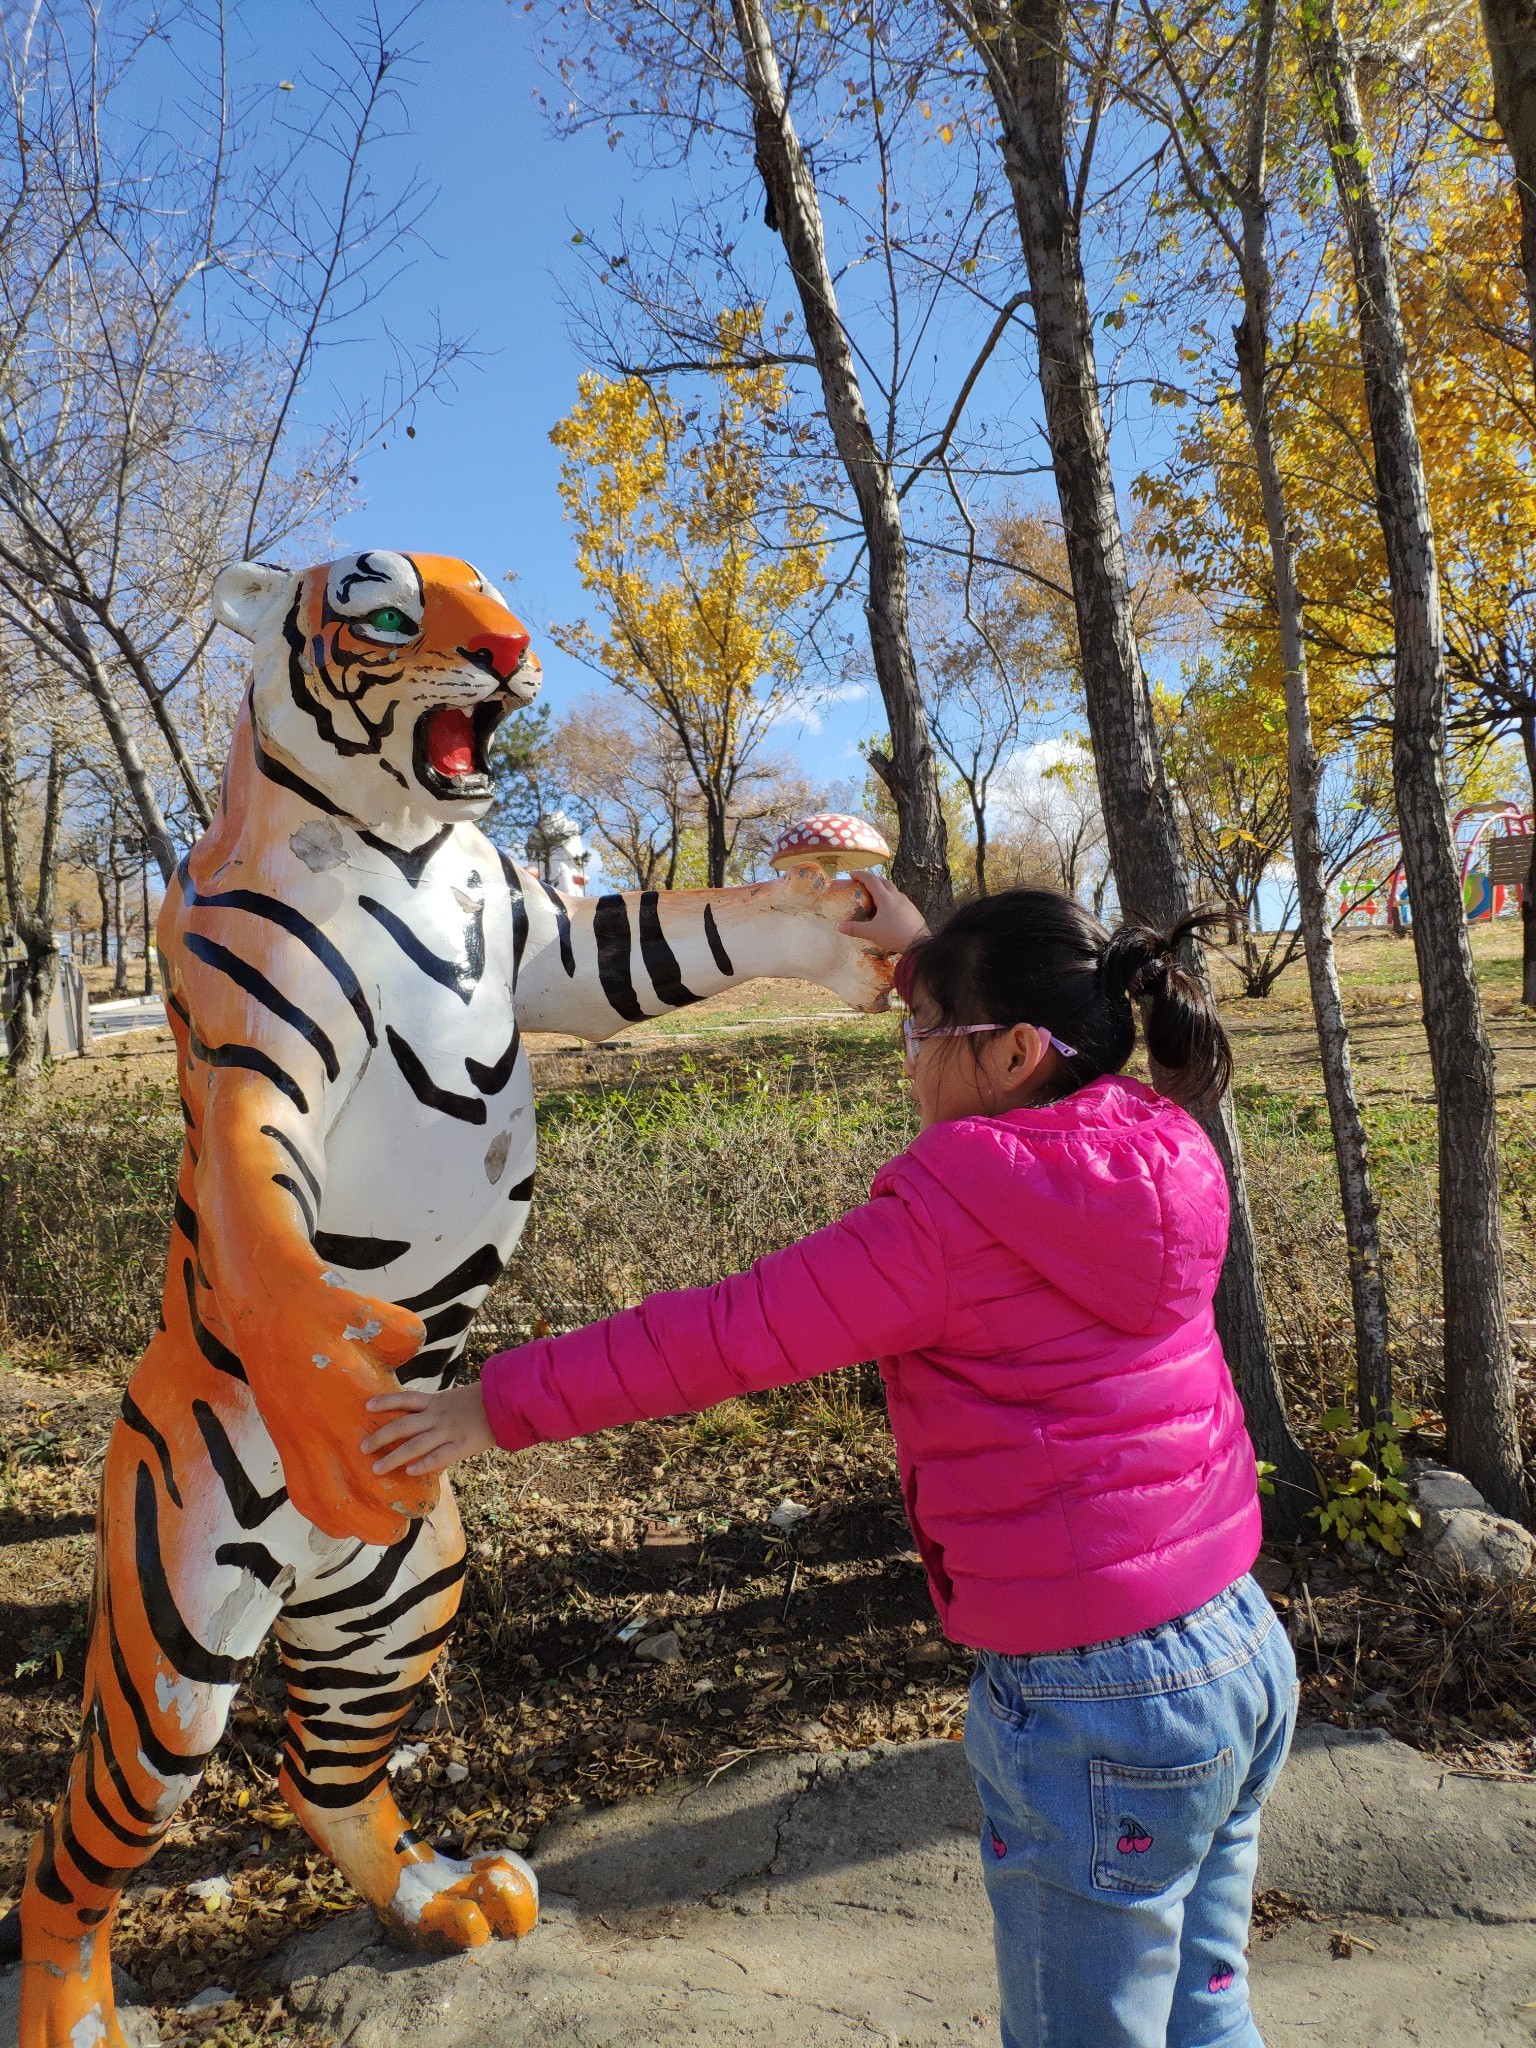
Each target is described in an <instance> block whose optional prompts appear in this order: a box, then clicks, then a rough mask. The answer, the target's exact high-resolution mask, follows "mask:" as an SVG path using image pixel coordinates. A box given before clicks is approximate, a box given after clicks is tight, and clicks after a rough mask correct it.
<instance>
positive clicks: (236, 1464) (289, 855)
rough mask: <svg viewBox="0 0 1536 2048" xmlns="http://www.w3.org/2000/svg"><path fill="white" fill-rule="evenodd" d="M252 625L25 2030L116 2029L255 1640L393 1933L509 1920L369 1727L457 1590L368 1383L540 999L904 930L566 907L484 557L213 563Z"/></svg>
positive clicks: (687, 997) (528, 1905) (447, 1351)
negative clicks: (177, 1109)
mask: <svg viewBox="0 0 1536 2048" xmlns="http://www.w3.org/2000/svg"><path fill="white" fill-rule="evenodd" d="M214 611H215V614H216V616H217V617H218V618H219V619H220V620H221V621H222V623H223V624H225V625H226V626H231V627H233V628H234V629H235V630H236V631H238V632H240V633H242V634H244V635H245V636H246V637H247V638H248V639H250V640H251V641H252V642H253V643H254V677H253V682H252V686H251V690H250V693H249V695H248V697H247V699H246V703H245V705H244V707H243V709H242V711H241V714H240V717H239V720H238V722H237V725H236V728H235V733H234V738H233V740H232V743H231V750H230V758H229V763H228V767H227V769H226V771H225V777H224V785H223V790H222V794H221V799H220V804H219V810H218V815H217V817H216V819H215V821H214V824H213V826H212V827H211V829H210V830H209V831H208V833H207V834H206V835H205V836H204V838H203V839H201V840H200V841H199V842H198V844H197V845H196V846H195V847H193V849H192V851H191V853H190V854H189V855H188V856H187V858H186V859H185V860H184V861H183V862H182V864H181V867H180V869H179V870H178V872H177V877H176V880H175V883H174V884H173V886H172V887H171V888H170V889H169V891H168V892H167V896H166V901H165V905H164V908H163V910H162V913H161V917H160V923H159V933H158V937H159V944H160V950H161V954H162V958H163V965H164V973H165V985H166V989H167V1003H168V1007H169V1010H170V1012H171V1016H172V1020H173V1029H174V1031H175V1035H176V1041H177V1051H178V1059H179V1067H180V1084H181V1100H182V1110H183V1115H184V1118H185V1121H186V1126H187V1132H186V1147H185V1151H184V1154H183V1158H182V1162H181V1169H180V1174H179V1178H178V1182H177V1189H176V1199H175V1209H174V1216H173V1218H172V1229H171V1242H170V1255H169V1260H168V1264H167V1273H166V1286H165V1298H164V1308H163V1314H162V1321H161V1325H160V1328H159V1329H158V1331H157V1332H156V1334H155V1335H154V1337H153V1338H152V1339H151V1340H150V1344H149V1348H148V1350H147V1351H146V1353H145V1354H144V1357H143V1359H142V1361H141V1362H140V1364H139V1366H138V1368H137V1369H136V1371H135V1373H134V1375H133V1378H132V1380H131V1381H130V1383H129V1386H128V1389H127V1392H126V1394H125V1396H124V1400H123V1410H122V1418H121V1420H120V1421H119V1423H118V1424H117V1427H116V1429H115V1431H114V1433H113V1437H112V1441H111V1444H110V1447H109V1449H108V1453H107V1461H106V1470H105V1474H104V1480H103V1490H102V1509H101V1518H100V1525H99V1529H98V1567H97V1600H96V1606H95V1625H94V1632H93V1636H92V1640H91V1645H90V1651H89V1656H88V1661H87V1666H86V1685H85V1714H84V1723H83V1727H82V1732H81V1737H80V1742H79V1746H78V1748H77V1750H76V1753H75V1756H74V1759H73V1762H72V1765H71V1769H70V1774H69V1781H68V1784H67V1786H66V1788H65V1790H64V1793H63V1797H62V1798H61V1800H60V1802H59V1805H58V1807H57V1809H56V1810H55V1812H54V1813H53V1814H52V1815H51V1816H50V1818H49V1820H48V1821H47V1823H46V1824H45V1826H44V1828H43V1831H42V1833H41V1835H40V1836H39V1837H38V1839H37V1841H36V1842H35V1843H34V1845H33V1849H32V1854H31V1858H30V1861H29V1865H28V1872H27V1881H26V1888H25V1891H24V1894H23V1900H22V1907H21V1923H22V1935H23V1949H24V1958H25V1969H24V1973H23V1983H22V2014H21V2030H20V2048H74V2044H77V2043H79V2042H80V2041H81V2040H83V2039H85V2040H93V2041H104V2042H106V2043H108V2044H109V2048H118V2044H120V2043H121V2042H122V2039H123V2036H122V2033H121V2030H120V2029H119V2027H118V2024H117V2021H116V2019H115V2017H114V2014H113V2005H112V1982H111V1961H110V1956H109V1936H110V1931H111V1925H112V1918H113V1915H114V1912H115V1910H116V1906H117V1902H118V1897H119V1894H120V1890H121V1887H122V1886H123V1885H124V1884H126V1883H127V1882H128V1880H129V1879H130V1878H131V1877H132V1876H133V1874H134V1872H135V1871H136V1870H137V1869H138V1868H140V1867H141V1866H142V1865H143V1864H144V1863H145V1862H146V1861H147V1860H148V1858H149V1857H150V1856H151V1855H152V1854H153V1853H154V1850H155V1848H156V1847H157V1845H158V1843H159V1842H160V1840H161V1838H162V1836H163V1835H164V1833H165V1830H166V1829H167V1827H168V1826H169V1825H170V1823H171V1821H172V1819H173V1817H174V1815H175V1812H176V1809H177V1808H178V1806H179V1805H180V1803H181V1802H182V1800H183V1799H184V1798H185V1797H186V1796H187V1794H188V1793H189V1792H190V1791H191V1790H192V1789H193V1788H194V1787H195V1785H196V1784H197V1782H198V1780H199V1777H200V1775H201V1773H202V1770H203V1768H204V1766H205V1764H206V1763H207V1761H208V1758H209V1756H210V1755H211V1753H212V1751H213V1749H214V1747H215V1745H216V1744H217V1742H218V1740H219V1738H220V1736H221V1734H222V1732H223V1728H224V1721H225V1717H226V1715H227V1714H228V1711H229V1706H230V1702H231V1699H232V1698H233V1695H234V1692H235V1690H236V1688H237V1687H238V1685H239V1684H240V1682H241V1680H242V1678H243V1677H244V1675H245V1672H246V1670H247V1668H248V1666H249V1663H250V1660H251V1658H252V1657H253V1656H254V1655H255V1653H256V1651H257V1650H258V1649H259V1647H260V1645H261V1643H262V1641H263V1639H264V1637H265V1636H266V1635H267V1634H268V1633H269V1631H275V1633H276V1635H277V1639H278V1643H279V1646H280V1649H281V1653H282V1660H283V1670H284V1673H285V1677H286V1681H287V1687H288V1710H287V1726H286V1732H285V1737H284V1746H283V1755H282V1765H281V1771H280V1776H279V1785H280V1788H281V1791H282V1794H283V1797H284V1798H285V1799H286V1800H287V1801H288V1803H289V1805H290V1806H291V1807H292V1808H293V1810H294V1812H295V1813H296V1814H297V1815H298V1817H299V1819H300V1820H301V1821H302V1822H303V1824H304V1826H305V1828H306V1829H307V1830H308V1832H309V1833H310V1835H311V1836H312V1837H313V1839H314V1840H315V1841H316V1842H317V1843H318V1844H319V1845H320V1846H321V1847H322V1848H323V1849H325V1850H326V1851H327V1852H328V1853H329V1854H330V1855H331V1856H332V1857H333V1858H334V1859H335V1861H336V1862H337V1863H338V1864H339V1865H340V1867H341V1869H342V1870H343V1871H344V1872H345V1873H346V1875H347V1877H348V1878H349V1879H350V1880H351V1882H352V1883H353V1885H354V1886H355V1887H356V1888H357V1890H358V1891H359V1892H360V1893H361V1894H362V1896H363V1897H364V1898H365V1899H367V1901H368V1902H369V1903H370V1905H372V1906H373V1907H374V1909H375V1910H376V1911H377V1912H378V1914H379V1915H380V1917H381V1918H382V1919H383V1920H384V1922H385V1923H386V1925H387V1926H389V1927H390V1928H391V1929H392V1930H393V1931H394V1932H395V1933H396V1934H397V1935H398V1936H400V1937H401V1938H402V1939H405V1940H408V1941H414V1942H421V1943H427V1944H431V1945H433V1946H437V1947H443V1948H465V1947H472V1946H475V1945H477V1944H479V1943H481V1942H484V1941H486V1940H488V1939H489V1938H490V1937H491V1936H493V1935H514V1934H521V1933H525V1932H526V1931H527V1930H528V1929H529V1928H530V1927H532V1925H533V1924H534V1920H535V1918H536V1913H537V1886H536V1883H535V1880H534V1876H533V1873H532V1871H531V1870H529V1869H528V1867H527V1865H526V1864H524V1863H523V1862H522V1861H521V1860H520V1859H519V1858H518V1857H517V1856H515V1855H513V1854H511V1852H510V1851H502V1852H500V1853H495V1852H491V1853H485V1854H481V1855H477V1856H475V1857H473V1858H471V1859H469V1860H468V1861H459V1860H456V1859H453V1858H451V1857H447V1856H441V1855H438V1854H436V1853H435V1852H434V1851H433V1850H432V1848H431V1847H430V1846H428V1845H427V1844H425V1843H422V1842H418V1841H417V1840H415V1838H414V1837H413V1836H412V1835H411V1834H410V1833H409V1831H408V1830H407V1828H406V1825H405V1822H404V1819H403V1818H402V1816H401V1814H400V1812H399V1810H398V1808H397V1807H396V1805H395V1802H394V1799H393V1797H392V1795H391V1792H390V1787H389V1774H388V1759H389V1756H390V1754H391V1751H392V1749H393V1747H394V1744H395V1741H396V1738H397V1735H398V1732H399V1730H400V1728H401V1727H402V1726H403V1725H404V1724H405V1723H406V1721H407V1720H408V1719H409V1717H410V1716H411V1714H412V1713H413V1712H414V1711H415V1701H416V1692H417V1688H418V1687H419V1686H420V1684H421V1682H422V1680H423V1679H424V1678H425V1676H426V1674H427V1672H428V1671H429V1670H430V1668H431V1666H432V1664H433V1662H434V1661H435V1659H436V1658H437V1656H438V1655H439V1654H440V1652H441V1649H442V1646H443V1644H444V1642H445V1640H446V1639H447V1637H448V1635H449V1632H450V1629H451V1626H452V1622H453V1616H454V1611H455V1608H456V1606H457V1603H458V1596H459V1585H460V1581H461V1578H462V1575H463V1571H464V1539H463V1535H462V1532H461V1530H460V1527H459V1519H458V1514H457V1511H456V1509H455V1506H454V1501H453V1495H452V1492H451V1490H450V1488H449V1487H448V1485H447V1484H446V1482H443V1483H440V1482H439V1481H438V1480H437V1479H436V1478H427V1479H416V1480H411V1479H407V1478H406V1477H405V1476H404V1475H403V1474H399V1473H397V1474H394V1475H391V1476H389V1477H387V1478H379V1477H377V1476H376V1475H375V1474H374V1472H373V1470H372V1465H371V1461H370V1460H368V1459H366V1458H365V1457H364V1456H363V1454H362V1451H361V1448H360V1446H361V1441H362V1438H363V1436H364V1435H365V1433H367V1431H368V1430H369V1429H371V1428H372V1427H373V1423H372V1421H371V1420H370V1419H369V1418H368V1417H367V1415H366V1411H365V1403H366V1402H367V1400H368V1399H369V1397H370V1396H371V1395H373V1394H375V1393H378V1392H380V1391H382V1390H383V1389H385V1388H387V1387H391V1386H393V1385H395V1384H396V1383H397V1382H407V1383H411V1384H415V1385H418V1386H419V1385H434V1386H436V1385H441V1384H443V1383H445V1382H446V1381H447V1380H449V1379H451V1378H452V1377H453V1375H454V1373H455V1371H456V1369H457V1366H458V1361H459V1357H460V1353H461V1351H462V1349H463V1346H464V1342H465V1336H466V1332H467V1329H468V1325H469V1323H470V1320H471V1318H472V1317H473V1315H474V1311H475V1309H476V1307H477V1306H478V1304H479V1303H480V1301H481V1300H482V1298H483V1297H484V1295H485V1293H486V1291H487V1289H488V1288H489V1287H490V1285H491V1283H492V1282H493V1280H494V1279H495V1277H496V1275H497V1274H498V1273H499V1271H500V1270H501V1267H502V1264H503V1262H504V1261H505V1259H506V1258H507V1256H508V1254H509V1253H510V1251H511V1250H512V1247H513V1246H514V1244H515V1243H516V1242H517V1238H518V1236H519V1233H520V1232H521V1230H522V1227H523V1223H524V1220H525V1219H526V1217H527V1214H528V1205H529V1202H530V1199H531V1197H532V1193H533V1184H534V1179H533V1176H534V1117H533V1090H532V1085H531V1082H530V1079H529V1071H528V1061H527V1057H526V1055H525V1053H524V1051H523V1047H522V1041H521V1033H522V1031H524V1030H528V1029H533V1030H542V1031H562V1032H570V1033H575V1034H576V1035H578V1036H580V1037H583V1038H588V1039H594V1040H596V1039H602V1038H605V1037H607V1036H608V1035H609V1034H610V1033H611V1032H613V1031H614V1030H616V1029H618V1028H619V1027H621V1026H622V1025H624V1024H629V1023H634V1022H636V1021H637V1020H638V1019H640V1018H642V1017H646V1016H655V1015H658V1014H660V1013H662V1012H664V1011H666V1010H669V1009H671V1008H674V1007H675V1006H677V1005H678V1004H681V1003H689V1002H693V1001H695V1000H697V999H698V998H699V997H701V996H705V995H709V994H710V993H712V992H713V991H714V990H716V989H719V988H722V987H724V986H725V985H726V984H727V983H729V982H731V981H733V980H740V979H744V978H746V977H748V976H752V975H760V974H775V975H791V976H799V977H801V978H804V979H807V980H811V981H815V982H818V983H820V984H821V985H822V986H824V987H827V988H830V989H832V990H835V991H836V992H837V993H838V994H840V995H842V996H844V997H846V998H847V999H848V1000H849V1001H851V1002H853V1003H855V1004H857V1005H859V1006H860V1007H864V1008H869V1007H875V1006H878V1005H879V1004H880V1003H881V1002H882V1001H883V999H884V994H885V991H886V988H887V986H888V982H889V963H888V962H887V961H886V960H885V959H884V958H883V957H882V956H880V955H878V954H875V953H873V952H872V951H871V950H870V949H869V948H867V947H864V946H861V945H859V944H857V943H856V942H855V941H853V940H851V939H849V938H847V937H845V936H844V935H842V934H841V933H839V931H838V930H837V924H838V922H839V920H840V919H841V918H843V917H846V916H847V915H848V914H849V911H850V910H851V909H852V907H853V905H854V902H855V897H856V887H855V885H853V884H848V883H843V884H831V883H829V882H828V881H827V880H826V879H825V878H824V877H823V876H821V875H820V874H816V873H814V872H813V871H810V870H800V871H798V872H797V873H794V874H792V875H790V876H789V877H788V878H787V879H785V880H783V881H777V882H773V883H770V884H767V885H764V886H762V887H756V888H747V889H727V890H716V891H699V892H687V893H678V894H675V895H668V896H666V897H658V896H657V895H656V894H654V893H651V892H648V893H645V894H628V895H605V896H599V897H597V898H595V899H592V898H583V897H581V896H579V895H577V894H574V893H571V892H569V891H562V890H561V889H560V888H559V887H557V886H555V885H554V884H553V883H551V882H546V881H542V880H539V879H537V878H535V877H533V876H529V875H526V874H524V873H523V872H521V871H520V870H518V869H517V868H516V867H514V866H513V864H512V863H511V861H510V860H508V859H507V858H506V857H505V856H504V855H502V854H500V853H498V852H497V850H496V849H495V848H494V847H493V846H492V845H491V844H490V843H489V841H488V840H486V838H485V837H484V836H483V835H482V833H481V832H480V831H479V830H478V828H477V826H476V824H475V822H474V821H475V820H476V819H477V818H478V817H480V816H481V815H482V814H483V813H484V811H485V810H486V808H487V807H488V805H489V803H490V801H491V797H492V793H493V792H492V785H491V780H490V777H489V774H488V772H487V766H486V761H487V755H486V749H487V745H488V742H489V740H490V737H491V734H492V733H493V731H494V729H495V727H496V724H497V723H498V721H499V720H500V719H501V718H502V717H503V716H504V715H505V714H506V713H507V712H508V711H509V710H511V709H512V708H513V707H514V706H515V705H518V704H523V703H526V702H527V701H528V700H529V699H530V698H531V697H532V696H533V694H534V692H535V690H536V689H537V687H538V680H539V668H538V663H537V661H536V659H535V657H534V656H533V654H532V653H531V652H530V649H529V641H528V635H527V633H526V632H525V630H524V628H523V627H522V626H521V624H520V623H519V622H518V620H517V619H516V618H515V617H514V616H513V615H512V613H511V612H510V611H509V610H508V609H507V606H506V603H505V601H504V600H503V598H502V597H501V595H500V593H499V592H498V591H497V590H496V589H495V588H494V587H493V586H492V585H490V584H489V583H487V582H486V580H485V579H484V577H482V576H481V575H479V574H478V573H477V572H476V571H475V570H474V569H472V568H471V567H470V566H469V565H468V564H467V563H464V562H460V561H454V560H449V559H445V558H443V557H438V556H431V555H405V554H394V553H388V552H381V551H373V552H370V553H367V554H362V555H355V556H352V557H349V558H348V559H347V560H345V561H339V562H334V563H330V564H327V565H323V566H321V567H319V568H315V569H310V570H308V571H305V572H303V573H299V574H295V573H294V572H292V571H290V570H287V569H280V568H276V567H272V566H270V565H268V564H263V563H242V564H240V565H238V566H237V567H235V568H232V569H227V570H226V571H225V572H224V573H223V574H222V575H221V576H220V577H219V579H218V582H217V584H216V585H215V589H214Z"/></svg>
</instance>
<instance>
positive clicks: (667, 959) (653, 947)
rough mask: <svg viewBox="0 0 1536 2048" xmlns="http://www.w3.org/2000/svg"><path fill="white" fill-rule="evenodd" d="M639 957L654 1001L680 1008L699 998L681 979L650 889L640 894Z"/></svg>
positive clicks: (672, 1007)
mask: <svg viewBox="0 0 1536 2048" xmlns="http://www.w3.org/2000/svg"><path fill="white" fill-rule="evenodd" d="M640 958H641V959H642V960H643V961H644V962H645V971H646V973H647V974H648V975H649V976H650V977H651V987H652V988H653V989H655V991H656V998H657V1001H658V1002H663V1003H665V1004H666V1005H667V1007H668V1008H669V1009H673V1010H680V1009H681V1008H682V1007H683V1005H684V1004H685V1003H696V1002H697V1001H698V1000H699V999H698V997H697V996H696V995H695V994H694V992H693V990H692V989H691V988H689V986H688V985H687V983H686V982H685V981H684V980H683V975H682V969H681V968H680V967H679V966H678V964H677V955H676V954H675V953H674V952H673V950H672V948H671V946H670V945H669V944H668V943H667V935H666V933H665V932H664V931H663V930H662V928H661V912H660V911H659V910H658V908H657V904H656V891H655V890H654V889H645V890H643V891H642V892H641V896H640Z"/></svg>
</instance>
